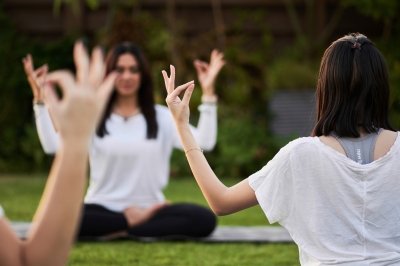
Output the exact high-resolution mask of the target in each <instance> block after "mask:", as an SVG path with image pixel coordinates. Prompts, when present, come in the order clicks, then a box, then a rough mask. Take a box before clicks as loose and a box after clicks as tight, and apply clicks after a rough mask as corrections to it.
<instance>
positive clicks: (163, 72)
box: [161, 70, 173, 94]
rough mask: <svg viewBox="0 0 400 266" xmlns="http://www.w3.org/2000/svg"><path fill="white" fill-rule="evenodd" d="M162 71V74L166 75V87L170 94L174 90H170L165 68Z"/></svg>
mask: <svg viewBox="0 0 400 266" xmlns="http://www.w3.org/2000/svg"><path fill="white" fill-rule="evenodd" d="M161 73H162V75H163V77H164V83H165V89H166V90H167V93H168V94H170V93H171V92H172V91H173V89H172V90H170V88H169V78H168V74H167V72H166V71H165V70H163V71H161Z"/></svg>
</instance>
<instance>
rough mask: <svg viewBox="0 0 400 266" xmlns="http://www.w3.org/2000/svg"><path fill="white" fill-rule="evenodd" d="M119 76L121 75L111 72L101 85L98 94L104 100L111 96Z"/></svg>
mask: <svg viewBox="0 0 400 266" xmlns="http://www.w3.org/2000/svg"><path fill="white" fill-rule="evenodd" d="M119 75H120V74H119V73H117V72H115V71H114V72H111V73H110V74H108V75H107V77H106V78H105V79H104V81H103V82H102V83H101V85H100V87H99V89H98V91H97V92H98V94H99V95H100V96H101V97H102V98H103V99H104V100H105V99H108V97H109V96H110V93H111V91H112V90H113V88H114V84H115V80H116V79H117V78H118V77H119Z"/></svg>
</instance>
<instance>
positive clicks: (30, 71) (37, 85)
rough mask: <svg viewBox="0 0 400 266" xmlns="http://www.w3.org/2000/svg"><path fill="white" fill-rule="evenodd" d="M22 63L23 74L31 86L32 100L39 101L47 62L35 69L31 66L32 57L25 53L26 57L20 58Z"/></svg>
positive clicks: (41, 96) (42, 98) (41, 99)
mask: <svg viewBox="0 0 400 266" xmlns="http://www.w3.org/2000/svg"><path fill="white" fill-rule="evenodd" d="M22 64H23V65H24V70H25V74H26V76H27V78H28V82H29V85H30V86H31V89H32V92H33V98H34V100H35V101H39V102H40V101H43V100H44V97H43V85H44V79H45V77H46V74H47V71H48V66H47V64H45V65H43V66H41V67H39V68H38V69H36V70H35V69H34V67H33V59H32V56H31V55H30V54H27V55H26V57H24V58H23V59H22Z"/></svg>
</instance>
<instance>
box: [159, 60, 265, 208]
mask: <svg viewBox="0 0 400 266" xmlns="http://www.w3.org/2000/svg"><path fill="white" fill-rule="evenodd" d="M163 75H164V79H165V83H166V87H167V91H168V97H167V100H166V101H167V104H168V107H169V108H170V110H171V113H172V116H173V118H174V122H175V126H176V128H177V130H178V134H179V137H180V139H181V141H182V144H183V147H184V149H185V151H187V152H186V155H187V159H188V161H189V165H190V168H191V170H192V172H193V175H194V177H195V179H196V181H197V183H198V184H199V186H200V189H201V191H202V192H203V194H204V196H205V198H206V200H207V202H208V204H209V205H210V207H211V209H212V210H213V211H214V212H215V213H216V214H217V215H227V214H231V213H234V212H238V211H240V210H243V209H246V208H249V207H251V206H254V205H256V204H258V202H257V199H256V196H255V193H254V191H253V190H252V189H251V187H250V186H249V183H248V181H247V180H244V181H242V182H240V183H238V184H236V185H235V186H233V187H230V188H228V187H226V186H225V185H224V184H222V183H221V181H220V180H219V179H218V178H217V176H216V175H215V174H214V172H213V171H212V169H211V168H210V166H209V164H208V162H207V160H206V158H205V157H204V155H203V153H202V152H200V148H199V146H198V144H197V143H196V140H195V138H194V137H193V134H192V132H191V131H190V127H189V100H190V96H191V94H192V92H193V89H194V83H193V82H189V83H186V84H184V85H182V86H179V87H177V88H176V90H174V88H175V87H174V86H175V84H174V81H175V69H174V67H173V66H171V76H170V77H168V75H167V73H166V72H165V71H163ZM185 89H186V92H185V95H184V96H183V99H182V100H181V99H180V98H179V97H178V95H179V93H180V92H182V91H183V90H185Z"/></svg>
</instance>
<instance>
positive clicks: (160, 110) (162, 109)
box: [154, 104, 172, 117]
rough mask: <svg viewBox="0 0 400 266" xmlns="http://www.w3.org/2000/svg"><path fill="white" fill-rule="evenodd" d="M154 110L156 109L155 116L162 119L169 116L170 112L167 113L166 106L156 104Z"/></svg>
mask: <svg viewBox="0 0 400 266" xmlns="http://www.w3.org/2000/svg"><path fill="white" fill-rule="evenodd" d="M154 109H156V113H157V116H160V117H163V116H168V117H172V116H171V112H170V111H169V109H168V107H167V106H164V105H161V104H156V105H155V106H154Z"/></svg>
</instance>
